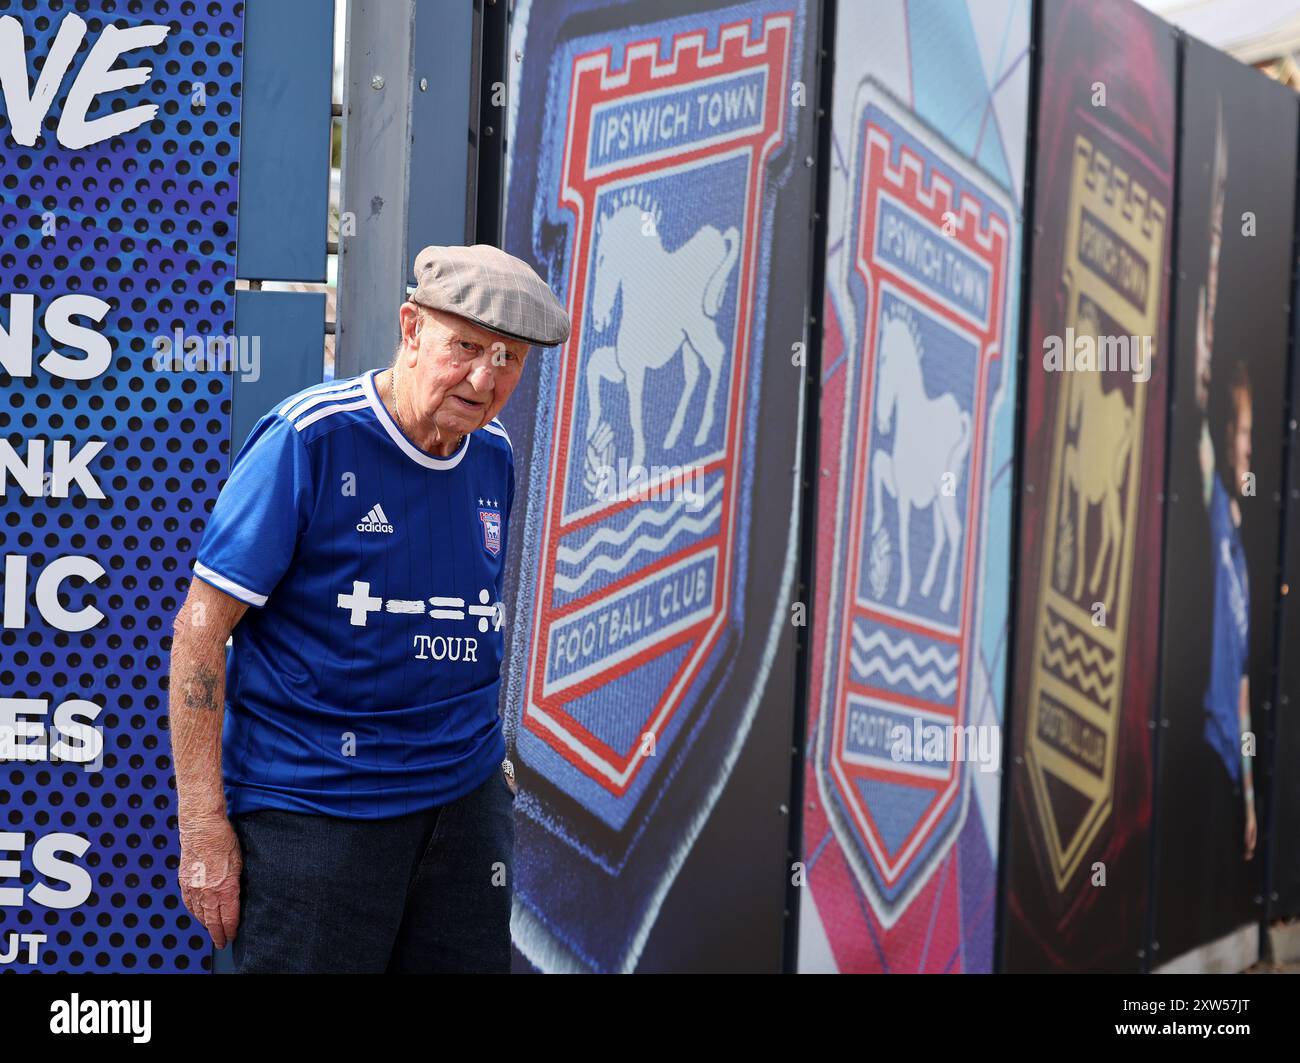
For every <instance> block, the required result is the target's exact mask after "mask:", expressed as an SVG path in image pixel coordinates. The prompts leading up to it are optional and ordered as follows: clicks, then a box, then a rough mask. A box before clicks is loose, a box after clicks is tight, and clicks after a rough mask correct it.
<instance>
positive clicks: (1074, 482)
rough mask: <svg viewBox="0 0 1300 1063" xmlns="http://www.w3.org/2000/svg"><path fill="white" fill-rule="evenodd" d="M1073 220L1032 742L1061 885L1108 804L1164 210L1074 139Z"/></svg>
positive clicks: (1029, 758)
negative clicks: (1140, 356)
mask: <svg viewBox="0 0 1300 1063" xmlns="http://www.w3.org/2000/svg"><path fill="white" fill-rule="evenodd" d="M1067 224H1068V230H1067V233H1066V242H1065V254H1064V268H1063V281H1064V286H1065V293H1066V314H1065V326H1066V327H1065V338H1064V340H1062V343H1061V349H1063V350H1065V352H1066V354H1067V356H1069V357H1070V360H1069V362H1068V363H1067V366H1066V367H1065V368H1068V369H1069V371H1066V372H1063V373H1062V379H1061V381H1060V383H1059V385H1058V387H1057V389H1056V395H1057V399H1056V417H1055V425H1054V437H1053V441H1052V459H1051V464H1050V466H1049V481H1048V485H1047V487H1048V491H1049V497H1048V502H1047V511H1046V519H1047V524H1046V527H1045V529H1044V530H1045V535H1044V540H1043V541H1044V549H1043V554H1042V558H1041V560H1040V573H1039V584H1038V586H1039V592H1038V603H1037V610H1036V612H1035V614H1034V616H1033V617H1032V619H1031V622H1032V623H1034V625H1035V642H1034V652H1033V658H1032V669H1033V672H1032V676H1031V680H1030V690H1029V705H1028V709H1029V716H1028V731H1027V735H1026V743H1025V763H1026V767H1027V769H1028V773H1029V779H1030V789H1031V791H1032V793H1033V798H1034V805H1035V807H1036V809H1037V812H1038V817H1039V820H1040V823H1041V825H1042V829H1043V839H1044V841H1045V843H1046V844H1045V848H1046V851H1047V855H1048V859H1049V862H1050V864H1051V868H1052V874H1053V878H1054V880H1055V884H1056V889H1057V892H1058V893H1059V892H1063V891H1064V890H1065V888H1066V886H1067V885H1068V884H1069V882H1070V880H1071V878H1072V877H1073V876H1074V874H1075V872H1076V871H1077V870H1078V868H1079V865H1080V862H1081V861H1082V859H1083V857H1084V854H1085V853H1086V852H1087V851H1088V847H1089V846H1090V845H1091V844H1092V842H1093V841H1094V839H1095V838H1096V837H1097V834H1098V832H1099V831H1100V830H1101V828H1102V827H1103V825H1104V824H1105V823H1106V821H1107V819H1108V818H1109V816H1110V812H1111V804H1112V795H1113V791H1114V780H1115V752H1116V744H1117V743H1116V739H1117V735H1118V731H1119V712H1120V697H1121V693H1122V690H1123V685H1124V647H1125V641H1126V637H1127V634H1128V617H1129V600H1130V595H1131V593H1132V582H1133V580H1132V576H1133V546H1134V538H1135V535H1136V531H1137V493H1138V489H1139V486H1140V483H1139V481H1140V479H1141V469H1142V432H1143V417H1144V413H1145V410H1146V401H1147V382H1146V379H1143V378H1142V374H1141V373H1140V372H1138V371H1137V366H1136V363H1134V362H1133V361H1132V358H1133V357H1134V354H1133V351H1134V349H1135V348H1134V345H1137V346H1136V350H1137V351H1139V352H1140V351H1141V350H1142V349H1143V348H1144V349H1145V352H1146V363H1145V366H1146V375H1147V376H1149V375H1150V369H1151V358H1152V356H1153V352H1154V350H1155V347H1156V344H1155V334H1156V328H1157V317H1156V315H1157V312H1158V309H1159V303H1160V294H1161V288H1162V280H1163V268H1164V262H1163V251H1164V232H1165V209H1164V207H1163V205H1161V204H1160V203H1156V202H1152V201H1151V199H1150V197H1149V195H1148V193H1147V190H1146V189H1145V188H1144V187H1143V186H1142V185H1140V184H1139V183H1138V182H1137V181H1135V180H1133V178H1132V176H1131V175H1130V174H1129V173H1127V172H1126V171H1125V170H1124V169H1123V168H1122V166H1120V165H1119V164H1118V163H1115V162H1113V161H1112V160H1111V159H1110V158H1109V157H1108V156H1107V155H1106V154H1105V153H1104V152H1103V151H1102V150H1101V149H1099V148H1098V147H1096V146H1095V145H1093V144H1092V143H1091V142H1090V141H1089V140H1088V138H1086V137H1084V136H1078V137H1077V138H1076V139H1075V144H1074V165H1073V169H1072V173H1071V197H1070V208H1069V214H1068V219H1067ZM1076 350H1077V351H1078V352H1079V353H1080V356H1079V358H1078V359H1077V361H1076V360H1075V359H1074V358H1073V357H1072V356H1073V353H1074V351H1076ZM1126 351H1127V352H1128V353H1129V358H1128V359H1124V358H1123V357H1117V355H1123V354H1124V352H1126Z"/></svg>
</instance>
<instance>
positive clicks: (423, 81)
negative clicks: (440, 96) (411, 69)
mask: <svg viewBox="0 0 1300 1063" xmlns="http://www.w3.org/2000/svg"><path fill="white" fill-rule="evenodd" d="M420 91H421V92H428V91H429V79H428V78H420Z"/></svg>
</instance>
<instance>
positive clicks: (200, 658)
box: [168, 578, 248, 948]
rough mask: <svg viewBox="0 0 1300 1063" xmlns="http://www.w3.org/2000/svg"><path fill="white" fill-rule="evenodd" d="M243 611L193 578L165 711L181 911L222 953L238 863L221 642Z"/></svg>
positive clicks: (180, 617) (175, 640)
mask: <svg viewBox="0 0 1300 1063" xmlns="http://www.w3.org/2000/svg"><path fill="white" fill-rule="evenodd" d="M247 609H248V606H247V605H246V604H245V603H244V602H241V601H239V600H238V599H236V598H233V597H231V596H230V595H228V594H226V593H224V592H222V591H219V590H217V589H216V588H215V587H213V586H211V585H210V584H208V583H205V582H203V580H201V579H198V578H195V579H194V580H193V581H192V582H191V583H190V590H189V594H188V595H187V596H186V598H185V603H184V605H182V606H181V610H180V612H179V613H178V614H177V615H176V621H175V623H174V625H173V634H172V649H171V672H170V679H169V683H168V702H169V710H168V711H169V716H170V727H171V741H172V759H173V763H174V767H175V771H176V795H177V806H178V816H179V820H180V839H181V863H180V867H179V869H178V878H179V881H180V887H181V896H182V897H183V898H184V900H185V905H186V907H187V908H189V910H190V912H191V913H193V915H194V917H195V918H196V919H198V920H199V922H201V923H202V924H203V925H204V926H205V927H206V928H207V930H208V933H209V934H210V935H211V936H212V941H213V944H215V945H216V946H217V948H224V947H225V945H226V943H227V941H229V940H230V939H233V938H234V936H235V930H236V928H237V927H238V926H239V872H240V867H241V863H242V861H241V858H240V853H239V843H238V840H237V839H236V837H235V832H234V828H233V827H231V825H230V821H229V820H228V819H227V818H226V798H225V791H224V788H223V786H222V781H221V729H222V724H223V722H224V712H223V709H224V704H225V692H226V640H227V639H228V638H229V637H230V633H231V632H232V631H233V630H234V628H235V625H236V624H237V623H239V620H240V618H241V617H242V616H243V615H244V612H245V610H247Z"/></svg>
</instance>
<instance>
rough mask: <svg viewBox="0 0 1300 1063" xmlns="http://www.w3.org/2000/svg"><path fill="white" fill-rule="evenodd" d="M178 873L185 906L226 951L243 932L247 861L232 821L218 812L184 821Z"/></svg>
mask: <svg viewBox="0 0 1300 1063" xmlns="http://www.w3.org/2000/svg"><path fill="white" fill-rule="evenodd" d="M180 835H181V864H180V868H179V870H178V872H177V878H178V879H179V880H180V886H181V897H182V898H184V900H185V907H186V908H188V909H189V910H190V912H191V914H192V915H193V916H194V918H195V919H197V920H198V921H199V922H200V923H202V924H203V926H204V927H205V928H206V929H207V931H208V934H209V935H210V936H211V938H212V944H214V945H215V946H216V947H217V948H219V949H224V948H225V947H226V945H227V943H228V942H231V941H233V940H234V939H235V932H236V931H237V930H238V929H239V872H240V869H241V868H242V867H243V858H242V856H241V855H240V851H239V839H238V837H236V835H235V828H234V827H232V826H231V825H230V820H228V819H227V818H226V817H225V816H223V815H221V814H219V813H217V814H212V815H208V816H191V817H188V818H182V819H181V821H180Z"/></svg>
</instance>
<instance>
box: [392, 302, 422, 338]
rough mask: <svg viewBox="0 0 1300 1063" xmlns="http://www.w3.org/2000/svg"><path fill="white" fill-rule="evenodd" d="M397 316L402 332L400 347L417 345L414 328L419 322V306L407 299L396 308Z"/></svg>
mask: <svg viewBox="0 0 1300 1063" xmlns="http://www.w3.org/2000/svg"><path fill="white" fill-rule="evenodd" d="M397 317H398V321H399V327H400V329H401V333H402V347H403V348H406V347H408V346H417V347H418V346H419V340H418V339H417V338H416V336H417V331H416V329H417V326H418V325H419V322H420V308H419V307H418V306H416V305H415V304H414V303H412V302H410V301H409V300H408V301H407V302H405V303H403V304H402V305H401V306H400V307H399V308H398V311H397Z"/></svg>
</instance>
